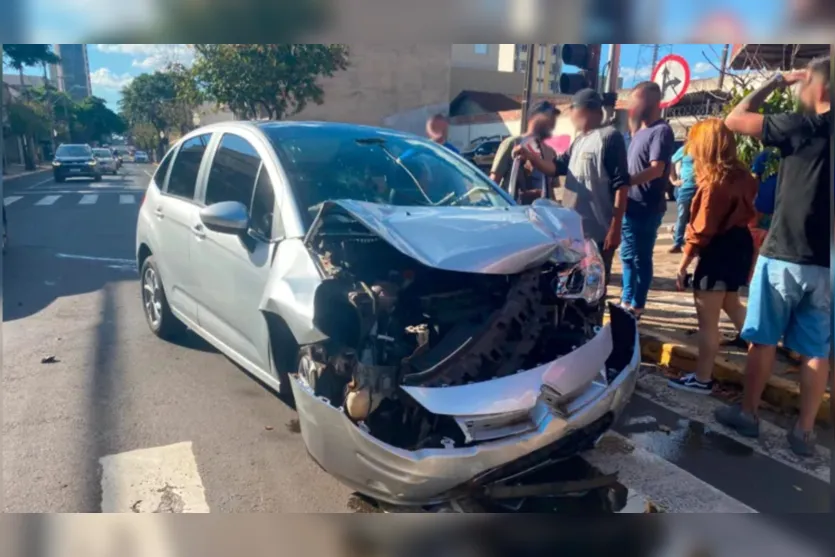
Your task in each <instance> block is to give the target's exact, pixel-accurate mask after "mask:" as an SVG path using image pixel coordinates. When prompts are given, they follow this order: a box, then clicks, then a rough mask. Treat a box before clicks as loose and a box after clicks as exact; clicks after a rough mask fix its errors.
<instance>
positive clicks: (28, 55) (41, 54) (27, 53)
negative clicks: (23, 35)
mask: <svg viewBox="0 0 835 557" xmlns="http://www.w3.org/2000/svg"><path fill="white" fill-rule="evenodd" d="M3 61H4V62H6V63H7V64H8V65H9V66H11V67H13V68H14V69H16V70H18V71H22V70H23V68H25V67H32V66H39V65H41V64H57V63H58V62H60V61H61V59H60V58H59V57H58V55H56V54H55V53H54V52H52V45H51V44H4V45H3Z"/></svg>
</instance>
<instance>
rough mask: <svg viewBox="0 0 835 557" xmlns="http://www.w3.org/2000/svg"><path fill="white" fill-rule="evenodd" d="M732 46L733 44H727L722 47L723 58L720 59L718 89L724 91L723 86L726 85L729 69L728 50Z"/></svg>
mask: <svg viewBox="0 0 835 557" xmlns="http://www.w3.org/2000/svg"><path fill="white" fill-rule="evenodd" d="M730 48H731V45H729V44H726V45H725V47H724V48H723V49H722V60H720V61H719V64H720V65H719V87H718V89H719V90H720V91H722V90H723V89H722V86H723V85H725V71H726V70H727V69H728V52H729V50H730Z"/></svg>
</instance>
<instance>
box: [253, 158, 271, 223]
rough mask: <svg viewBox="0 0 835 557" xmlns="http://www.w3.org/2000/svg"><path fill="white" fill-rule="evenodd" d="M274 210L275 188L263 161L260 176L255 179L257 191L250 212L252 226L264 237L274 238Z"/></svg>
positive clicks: (254, 193)
mask: <svg viewBox="0 0 835 557" xmlns="http://www.w3.org/2000/svg"><path fill="white" fill-rule="evenodd" d="M274 211H275V190H274V189H273V183H272V180H270V174H269V172H267V169H266V168H265V167H264V164H263V163H261V168H260V170H259V171H258V178H257V180H256V181H255V191H254V192H253V194H252V209H251V210H250V213H249V220H250V223H251V224H250V226H251V228H252V230H253V232H255V233H257V234H258V235H259V236H261V237H262V238H265V239H272V236H273V216H274V215H273V212H274Z"/></svg>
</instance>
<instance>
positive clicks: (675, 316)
mask: <svg viewBox="0 0 835 557" xmlns="http://www.w3.org/2000/svg"><path fill="white" fill-rule="evenodd" d="M671 246H672V235H671V234H670V233H669V231H668V230H667V227H666V226H664V227H662V230H661V233H660V235H659V238H658V244H657V245H656V248H655V259H654V270H655V273H654V274H655V276H654V278H653V281H652V289H651V290H650V295H649V300H648V303H647V307H646V312H645V313H644V315H643V316H642V317H641V327H640V329H641V351H642V355H643V360H644V362H647V363H652V364H656V365H658V366H660V367H661V369H666V370H668V371H669V372H671V373H672V374H673V375H678V374H679V373H680V372H691V371H695V366H696V359H697V356H698V349H697V330H698V324H697V320H696V310H695V307H694V305H693V292H692V290H691V291H685V292H678V291H677V290H676V287H675V276H676V270H677V268H678V264H679V262H680V261H681V259H680V258H681V255H679V254H670V253H668V250H669V249H670V247H671ZM691 272H692V269H691ZM621 284H622V283H621V265H620V260H619V258H618V257H617V256H616V257H615V261H614V264H613V265H612V279H611V285H610V286H609V297H610V298H611V299H613V300H619V299H620V294H621ZM740 294H741V295H742V299H743V303H746V301H747V294H748V291H747V289H744V290H742V291H741V292H740ZM720 327H721V330H722V332H723V335H724V336H726V337H727V338H732V337H733V336H734V335H735V332H736V331H735V329H734V327H733V324H732V323H731V322H730V320H729V319H728V318H727V316H726V315H725V314H724V313H723V314H722V320H721V323H720ZM780 352H781V351H778V357H777V359H778V362H777V365H776V366H775V369H774V373H773V374H772V377H771V380H770V381H769V383H768V387H767V388H766V391H765V393H764V395H763V400H764V401H765V403H767V404H771V405H773V406H775V407H777V408H778V409H781V410H783V411H789V412H794V411H796V410H797V409H798V408H799V405H800V383H799V381H800V375H799V371H800V369H799V360H798V359H797V355H790V354H788V353H785V352H784V353H780ZM745 358H746V354H745V350H742V349H740V348H736V347H728V348H726V347H723V348H722V349H721V351H720V353H719V355H718V356H717V358H716V363H715V365H714V369H713V378H714V379H716V380H718V381H719V383H720V384H721V383H725V384H732V385H739V386H741V385H742V383H743V377H744V370H745ZM830 404H831V393H829V392H827V394H826V396H825V397H824V403H823V404H822V405H821V409H820V411H819V412H818V420H819V421H820V422H821V423H829V422H830V421H831V417H830V416H831V414H830ZM833 425H835V424H833Z"/></svg>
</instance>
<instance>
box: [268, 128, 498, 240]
mask: <svg viewBox="0 0 835 557" xmlns="http://www.w3.org/2000/svg"><path fill="white" fill-rule="evenodd" d="M264 131H265V132H266V133H267V136H268V137H269V138H270V140H271V142H272V144H273V146H274V148H275V150H276V152H277V153H278V157H279V159H280V160H281V164H282V166H283V167H284V171H285V172H286V173H287V177H288V179H289V181H290V186H291V188H292V190H293V193H294V196H295V198H296V202H297V204H298V206H299V208H300V209H301V210H302V211H303V212H306V213H307V214H306V215H303V217H305V218H307V219H309V220H308V224H309V223H310V221H311V220H312V219H313V218H314V217H315V216H316V214H317V213H318V211H319V208H320V207H321V204H322V203H323V202H325V201H329V200H336V199H350V200H354V201H367V202H372V203H385V204H390V205H399V206H416V205H421V206H445V205H446V206H450V205H457V206H468V207H504V206H507V205H510V204H511V202H510V200H509V198H507V197H505V196H504V195H503V194H502V193H500V192H499V190H498V188H497V187H496V186H495V184H493V182H491V181H490V180H489V179H488V178H487V177H486V176H484V174H482V173H481V172H479V171H478V170H477V169H475V168H474V167H473V166H471V165H470V164H468V163H467V162H465V161H464V160H463V159H460V158H459V157H458V156H456V155H455V154H453V153H452V152H450V151H449V150H448V149H446V148H443V147H441V146H439V145H437V144H435V143H432V142H430V141H426V140H423V139H420V138H417V137H410V136H405V135H402V134H399V133H395V132H392V133H388V132H385V131H382V130H375V129H371V128H362V127H356V128H353V127H348V126H346V127H338V126H334V127H329V126H316V125H299V126H293V127H287V126H265V128H264Z"/></svg>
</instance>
